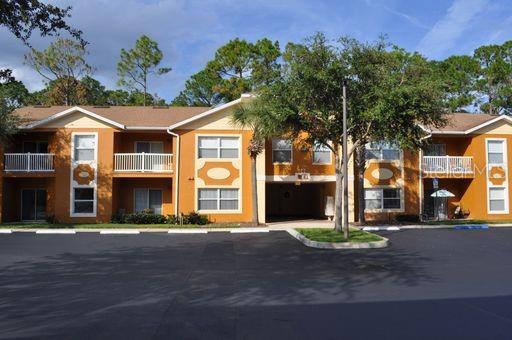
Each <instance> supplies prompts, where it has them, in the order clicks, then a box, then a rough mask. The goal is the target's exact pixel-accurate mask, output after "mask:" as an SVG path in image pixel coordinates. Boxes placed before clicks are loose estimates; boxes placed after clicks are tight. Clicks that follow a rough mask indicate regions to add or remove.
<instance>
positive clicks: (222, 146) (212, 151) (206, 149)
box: [198, 137, 239, 158]
mask: <svg viewBox="0 0 512 340" xmlns="http://www.w3.org/2000/svg"><path fill="white" fill-rule="evenodd" d="M198 143H199V150H198V156H199V158H238V149H239V138H238V137H199V139H198Z"/></svg>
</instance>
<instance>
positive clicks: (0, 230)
mask: <svg viewBox="0 0 512 340" xmlns="http://www.w3.org/2000/svg"><path fill="white" fill-rule="evenodd" d="M0 234H12V230H11V229H0Z"/></svg>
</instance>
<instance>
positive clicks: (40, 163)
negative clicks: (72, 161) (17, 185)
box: [4, 152, 55, 173]
mask: <svg viewBox="0 0 512 340" xmlns="http://www.w3.org/2000/svg"><path fill="white" fill-rule="evenodd" d="M53 159H54V154H52V153H30V152H27V153H6V154H4V171H6V172H27V173H31V172H38V173H40V172H53V171H54V170H55V167H54V162H53Z"/></svg>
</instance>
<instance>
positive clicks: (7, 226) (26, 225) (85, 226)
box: [0, 223, 240, 229]
mask: <svg viewBox="0 0 512 340" xmlns="http://www.w3.org/2000/svg"><path fill="white" fill-rule="evenodd" d="M239 227H240V224H237V223H211V224H206V225H197V224H187V225H182V226H180V225H176V224H117V223H98V224H72V223H62V224H49V223H5V224H0V229H172V228H239Z"/></svg>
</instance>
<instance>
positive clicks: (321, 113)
mask: <svg viewBox="0 0 512 340" xmlns="http://www.w3.org/2000/svg"><path fill="white" fill-rule="evenodd" d="M283 60H284V62H283V65H282V71H281V74H280V76H279V77H278V78H277V80H275V81H274V82H272V83H271V84H270V85H269V86H265V87H262V88H261V89H260V91H258V92H257V97H256V99H255V100H254V102H253V103H252V104H250V105H248V107H247V109H246V110H252V111H255V113H256V114H260V115H261V114H263V115H266V116H270V117H271V119H272V120H273V121H275V122H278V124H279V125H280V134H285V135H289V136H290V137H291V138H296V137H298V136H302V133H304V132H306V133H307V135H306V137H305V138H306V140H305V141H306V142H308V144H310V145H311V144H313V143H321V144H323V145H325V146H326V147H328V148H330V149H331V150H332V152H333V154H334V156H335V163H336V176H337V181H336V183H337V189H336V195H338V196H337V197H336V206H337V209H340V211H341V199H340V197H339V193H340V192H341V187H340V185H341V180H340V179H341V178H342V177H343V176H345V175H347V174H344V173H343V172H342V165H343V163H342V159H341V153H340V151H341V149H340V146H341V144H342V136H343V120H342V98H343V83H344V81H348V85H347V86H348V107H349V121H348V124H347V129H348V133H349V135H350V137H351V140H352V146H351V147H350V150H349V155H350V154H352V153H353V152H354V151H355V149H356V148H357V146H358V145H360V144H361V143H365V142H366V141H371V140H381V139H385V140H389V141H395V142H397V143H399V144H401V145H402V146H405V147H418V146H420V144H421V137H422V136H424V131H423V130H422V128H421V127H420V125H437V126H440V125H442V122H443V112H444V111H443V110H442V101H441V99H442V88H441V83H440V82H439V80H438V78H437V77H435V73H434V72H433V70H432V68H431V67H430V64H429V62H428V61H427V60H426V59H425V58H424V57H422V56H421V55H419V54H417V53H409V52H406V51H405V50H403V49H400V48H397V47H393V46H389V45H388V44H387V43H386V42H385V41H382V40H380V41H377V42H375V43H360V42H358V41H356V40H353V39H348V38H341V39H338V40H336V41H330V40H328V39H327V38H326V37H325V36H324V35H323V34H316V35H314V36H312V37H310V38H308V39H306V40H305V41H304V43H300V44H295V43H293V44H292V43H290V44H288V45H287V47H286V49H285V52H284V55H283ZM415 123H416V124H415ZM301 138H302V137H301ZM340 215H341V214H337V216H338V218H337V219H336V227H337V228H340V226H341V216H340Z"/></svg>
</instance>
